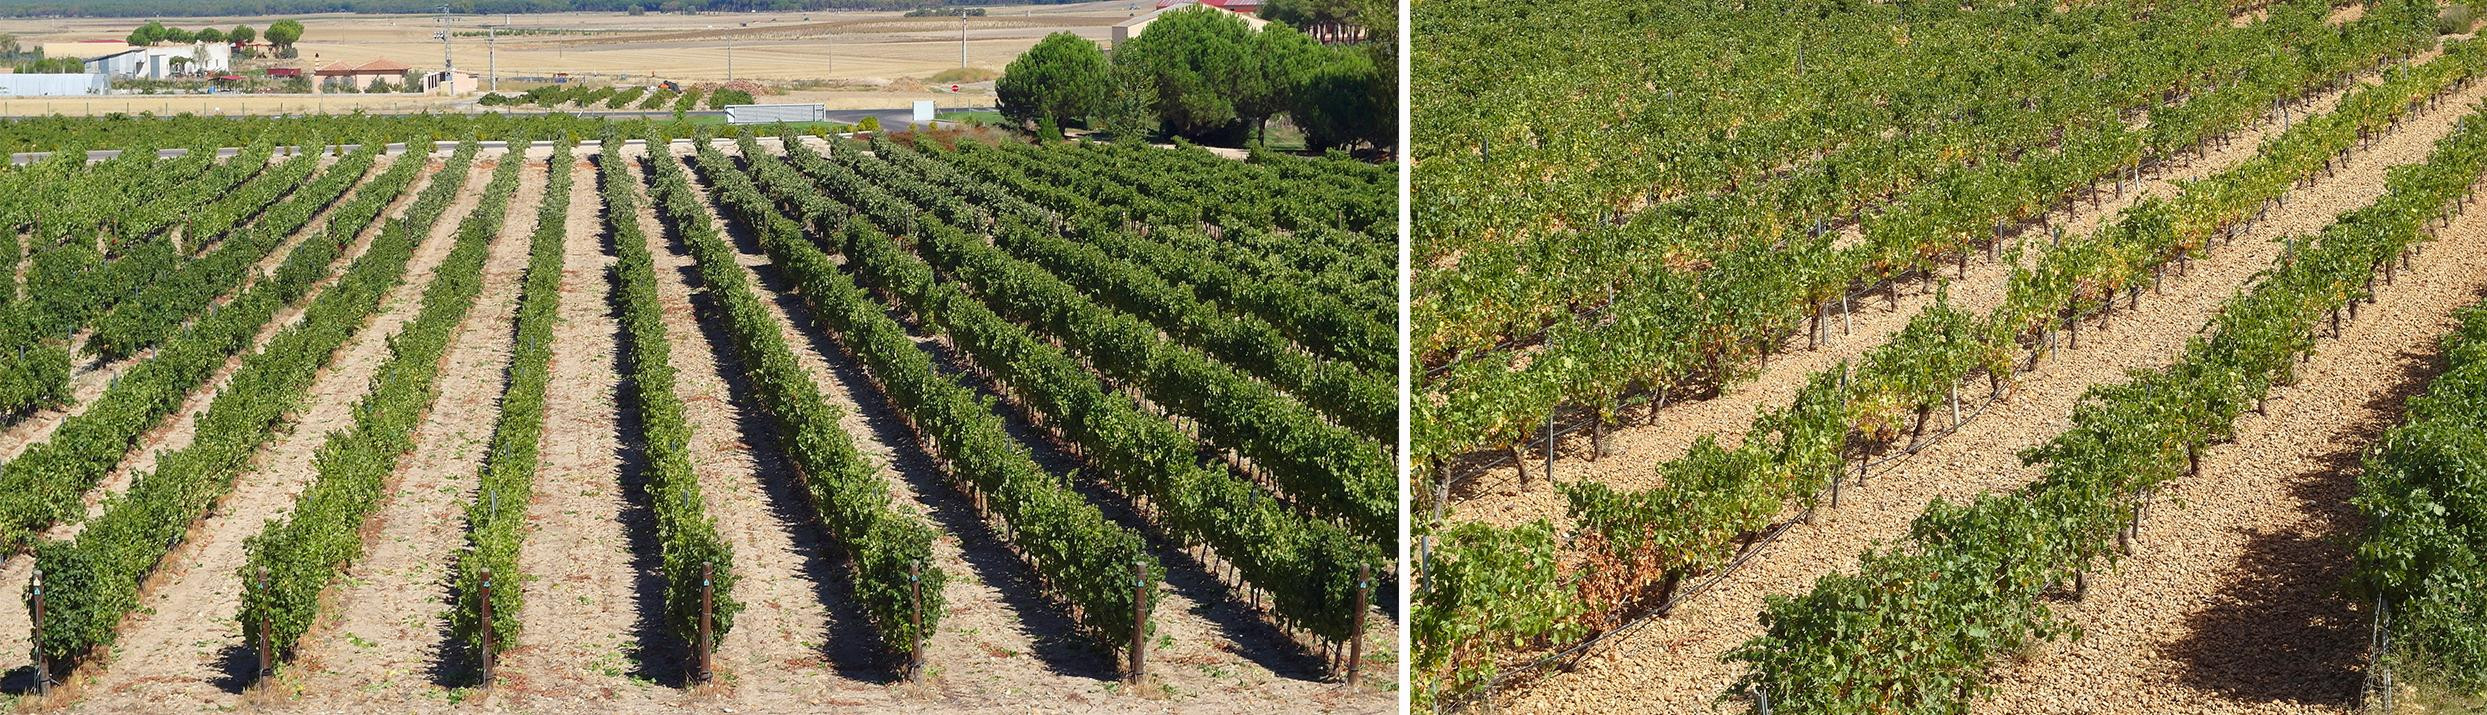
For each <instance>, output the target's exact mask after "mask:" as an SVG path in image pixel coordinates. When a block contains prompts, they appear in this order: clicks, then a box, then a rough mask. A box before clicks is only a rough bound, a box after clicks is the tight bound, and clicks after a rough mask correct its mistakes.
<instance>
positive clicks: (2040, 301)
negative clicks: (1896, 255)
mask: <svg viewBox="0 0 2487 715" xmlns="http://www.w3.org/2000/svg"><path fill="white" fill-rule="evenodd" d="M2482 69H2487V47H2482V46H2481V45H2479V44H2477V43H2474V42H2464V43H2459V44H2455V45H2452V46H2449V47H2447V49H2446V52H2445V53H2444V55H2443V56H2441V57H2439V58H2438V59H2436V60H2434V61H2431V62H2428V63H2426V64H2424V65H2420V66H2417V67H2414V68H2410V69H2409V71H2406V72H2403V73H2400V74H2399V75H2397V76H2395V77H2393V78H2392V79H2389V80H2387V81H2385V82H2382V83H2380V84H2378V85H2375V86H2372V87H2368V88H2365V89H2361V90H2358V91H2356V92H2353V93H2352V94H2350V95H2349V96H2347V97H2344V98H2343V99H2342V101H2341V102H2340V103H2339V105H2338V106H2337V107H2335V109H2334V110H2333V111H2332V112H2330V113H2328V114H2324V115H2320V116H2316V117H2311V118H2308V119H2306V120H2305V121H2303V122H2301V123H2298V124H2296V125H2294V126H2293V127H2291V128H2290V129H2289V130H2288V131H2286V132H2283V133H2282V134H2280V135H2279V136H2277V137H2274V138H2273V139H2271V140H2270V141H2268V142H2266V143H2265V144H2263V145H2262V146H2260V147H2258V148H2257V152H2256V154H2255V156H2254V157H2253V158H2251V159H2248V160H2247V161H2246V162H2244V163H2242V164H2240V165H2238V166H2236V167H2232V168H2230V169H2229V170H2227V171H2223V172H2221V173H2220V174H2217V175H2214V176H2212V177H2210V178H2208V179H2205V180H2203V181H2200V182H2196V183H2193V184H2190V185H2188V186H2187V187H2186V190H2185V191H2184V192H2183V193H2181V194H2179V195H2178V196H2176V197H2175V198H2174V199H2172V200H2168V201H2157V200H2145V201H2143V202H2141V203H2139V204H2136V205H2135V206H2133V207H2131V208H2129V209H2127V210H2126V211H2125V212H2124V213H2123V214H2122V215H2120V216H2119V217H2118V219H2117V221H2116V222H2114V223H2111V224H2109V225H2107V226H2105V227H2103V228H2102V229H2101V230H2099V231H2098V232H2096V233H2093V234H2091V235H2088V236H2085V237H2079V238H2073V239H2066V240H2064V241H2062V242H2059V243H2056V244H2053V245H2049V246H2043V247H2040V248H2039V251H2040V253H2039V254H2038V256H2037V257H2036V258H2035V259H2034V260H2032V261H2030V262H2029V265H2030V266H2032V267H2031V268H2029V269H2025V270H2022V271H2017V272H2015V273H2014V274H2013V275H2012V276H2011V277H2010V279H2009V288H2008V289H2007V291H2006V293H2007V295H2008V296H2009V297H2008V298H2007V299H2006V300H2005V302H2004V304H2003V305H2001V306H1999V307H1997V308H1996V309H1995V310H1994V311H1993V312H1992V313H1989V314H1986V315H1973V314H1969V313H1966V312H1963V311H1960V310H1956V309H1953V308H1952V307H1950V306H1949V305H1948V304H1946V303H1945V302H1943V301H1941V300H1938V301H1937V302H1936V303H1935V304H1934V305H1932V306H1929V307H1928V308H1927V309H1926V310H1925V311H1924V312H1922V313H1920V314H1919V315H1917V316H1915V317H1914V318H1913V319H1912V320H1911V321H1910V322H1909V324H1908V325H1907V326H1906V327H1905V328H1903V329H1902V330H1901V331H1900V332H1899V333H1898V334H1896V335H1895V336H1894V337H1893V339H1892V340H1891V342H1889V343H1887V344H1884V345H1882V346H1879V347H1876V348H1874V349H1873V350H1871V351H1869V352H1868V353H1867V354H1866V355H1865V356H1864V358H1863V359H1862V360H1860V361H1859V363H1858V364H1856V365H1855V366H1853V367H1852V366H1850V365H1848V364H1845V363H1843V364H1840V365H1837V366H1834V367H1832V368H1830V369H1827V370H1825V371H1822V372H1819V373H1816V374H1814V375H1812V376H1810V377H1808V378H1807V379H1806V382H1805V386H1804V387H1803V388H1802V389H1800V390H1799V391H1798V393H1797V397H1796V400H1795V403H1794V404H1793V405H1792V406H1789V407H1786V408H1779V409H1772V410H1767V411H1765V412H1764V413H1763V414H1761V415H1760V416H1758V417H1757V418H1756V419H1755V420H1754V422H1753V427H1752V429H1751V430H1750V432H1749V434H1751V435H1752V437H1749V438H1748V439H1747V440H1746V442H1745V444H1743V445H1742V446H1740V447H1737V448H1734V449H1725V448H1721V447H1719V446H1717V445H1716V444H1715V443H1714V442H1712V441H1710V440H1707V439H1704V440H1702V441H1699V442H1697V443H1696V444H1695V445H1694V446H1693V448H1692V451H1691V453H1690V454H1689V455H1687V456H1685V457H1682V458H1679V459H1676V460H1671V461H1669V462H1666V463H1663V464H1661V465H1659V466H1658V473H1659V475H1660V477H1661V479H1662V481H1663V484H1662V485H1661V486H1658V487H1656V488H1652V489H1646V490H1638V491H1619V490H1615V489H1611V488H1609V487H1606V486H1605V485H1602V484H1599V483H1596V482H1589V481H1584V482H1573V483H1567V484H1564V485H1562V486H1561V487H1560V490H1561V491H1562V493H1563V495H1564V497H1565V500H1566V502H1567V513H1568V514H1569V516H1570V518H1571V521H1572V523H1573V524H1574V525H1575V527H1576V528H1577V529H1578V532H1579V533H1578V534H1576V535H1574V536H1572V537H1570V538H1567V539H1562V540H1558V539H1556V538H1554V533H1553V529H1552V526H1551V525H1550V524H1546V523H1543V522H1538V523H1531V524H1528V525H1524V526H1520V527H1516V528H1511V529H1500V528H1496V527H1491V526H1487V525H1482V524H1461V525H1457V526H1451V527H1447V528H1442V529H1440V530H1439V531H1438V532H1437V533H1436V534H1435V536H1436V537H1438V539H1439V543H1438V544H1437V545H1436V546H1435V547H1434V550H1433V554H1434V558H1433V560H1432V562H1431V563H1430V564H1429V565H1428V572H1427V573H1426V574H1425V575H1424V581H1423V588H1422V589H1420V592H1419V595H1418V597H1417V599H1416V601H1417V604H1416V616H1415V619H1414V621H1415V626H1414V635H1413V639H1414V641H1415V643H1416V645H1417V653H1416V659H1417V664H1418V666H1419V667H1420V668H1423V669H1426V670H1428V671H1430V673H1431V674H1432V677H1434V678H1437V679H1439V681H1440V684H1439V686H1438V687H1441V688H1443V689H1444V691H1445V692H1447V693H1458V692H1461V691H1464V690H1466V689H1468V688H1471V687H1475V686H1476V685H1478V684H1481V683H1484V682H1486V681H1488V680H1490V679H1491V678H1492V677H1493V675H1494V674H1495V672H1496V665H1497V661H1498V660H1499V659H1500V656H1501V654H1502V652H1503V651H1504V650H1505V647H1504V646H1502V645H1499V644H1506V643H1513V642H1518V643H1533V642H1552V643H1555V644H1563V643H1568V642H1571V641H1573V640H1576V639H1578V638H1581V637H1583V636H1586V635H1588V634H1590V633H1591V632H1592V630H1593V629H1594V628H1596V627H1597V626H1600V625H1611V624H1613V623H1616V622H1618V621H1620V620H1621V619H1622V617H1623V616H1625V615H1628V614H1635V613H1638V612H1641V611H1644V610H1647V609H1649V608H1651V607H1653V606H1655V605H1656V604H1658V603H1662V602H1664V601H1666V600H1667V599H1668V598H1669V597H1670V596H1672V595H1673V594H1674V592H1675V590H1676V589H1678V588H1679V587H1681V586H1683V585H1685V584H1687V583H1689V581H1690V578H1691V577H1693V576H1697V575H1700V574H1703V573H1706V572H1709V571H1712V570H1715V569H1717V568H1719V567H1721V566H1722V565H1724V564H1726V563H1727V562H1728V561H1729V560H1731V559H1733V558H1735V557H1736V556H1737V555H1738V554H1739V553H1741V551H1742V549H1743V548H1744V545H1745V544H1746V543H1747V541H1748V540H1749V539H1750V538H1752V537H1753V536H1754V535H1756V534H1757V533H1759V532H1760V531H1761V530H1763V529H1764V528H1765V527H1768V526H1770V524H1771V520H1772V519H1774V518H1777V517H1778V516H1779V515H1780V514H1782V513H1784V511H1785V510H1786V509H1787V508H1788V507H1790V506H1794V507H1797V508H1810V507H1812V506H1813V505H1814V503H1815V500H1817V499H1819V498H1821V497H1822V496H1823V495H1825V494H1826V492H1827V490H1828V489H1830V488H1831V487H1832V486H1833V484H1834V483H1835V482H1836V481H1837V480H1838V479H1839V478H1840V476H1841V475H1842V474H1843V473H1845V472H1847V471H1849V468H1850V467H1852V466H1854V465H1855V460H1856V459H1857V458H1858V457H1862V456H1869V455H1871V454H1874V453H1877V452H1882V451H1888V450H1891V449H1893V448H1894V447H1896V446H1898V445H1899V444H1900V441H1901V440H1902V439H1903V438H1905V439H1906V441H1907V445H1908V446H1909V448H1911V449H1913V448H1914V447H1915V446H1916V444H1917V443H1918V438H1919V436H1920V435H1921V434H1922V433H1923V432H1924V430H1925V428H1926V426H1927V424H1928V423H1929V422H1930V421H1931V420H1932V418H1933V417H1934V415H1935V413H1936V412H1937V411H1939V410H1941V409H1943V408H1944V407H1945V406H1946V405H1950V406H1951V407H1953V408H1955V409H1957V408H1958V407H1959V406H1960V405H1961V404H1962V403H1961V402H1960V400H1961V394H1962V393H1961V389H1960V388H1961V386H1962V385H1964V384H1965V383H1969V382H1971V381H1973V380H1975V379H1976V378H1978V377H1979V376H1981V375H1983V376H1984V377H1986V378H1987V380H1988V391H1989V393H1990V394H1991V395H1995V396H2000V395H2001V394H2002V393H2003V392H2004V390H2005V389H2006V387H2007V386H2008V384H2009V383H2010V382H2011V380H2012V379H2013V376H2014V375H2015V374H2016V373H2018V372H2019V371H2020V370H2022V369H2023V368H2021V367H2020V366H2018V365H2016V356H2017V355H2019V354H2021V353H2022V352H2024V351H2027V352H2029V353H2031V360H2032V361H2033V362H2032V363H2031V367H2033V368H2034V366H2035V363H2034V361H2035V360H2036V358H2037V356H2038V355H2041V354H2044V353H2045V352H2046V351H2047V350H2049V349H2050V348H2051V347H2052V346H2054V345H2056V344H2057V341H2058V340H2059V339H2060V338H2062V337H2065V336H2066V335H2067V334H2069V335H2070V336H2071V337H2072V338H2073V339H2076V340H2077V336H2078V329H2079V325H2080V323H2081V321H2083V320H2086V319H2088V318H2090V317H2092V316H2096V315H2101V314H2112V312H2113V311H2114V309H2115V304H2116V302H2118V301H2119V300H2138V298H2139V295H2140V293H2141V291H2142V289H2143V288H2145V287H2147V286H2148V285H2154V284H2155V280H2154V279H2155V277H2156V276H2157V275H2158V273H2159V272H2160V271H2161V270H2163V269H2164V268H2165V267H2167V266H2170V265H2173V264H2175V263H2177V262H2179V261H2180V260H2184V259H2187V258H2189V257H2192V256H2195V255H2198V254H2200V253H2201V252H2203V251H2207V250H2208V249H2209V248H2210V247H2211V246H2212V245H2214V243H2216V242H2217V241H2219V240H2222V239H2232V238H2233V236H2234V230H2235V229H2236V228H2237V227H2238V226H2239V225H2240V224H2242V223H2244V222H2247V221H2250V220H2251V219H2252V218H2253V217H2254V216H2255V215H2257V214H2258V213H2259V212H2260V211H2261V210H2262V209H2263V208H2264V207H2266V206H2268V205H2269V204H2270V203H2272V202H2275V201H2279V200H2282V199H2283V196H2284V194H2285V192H2286V191H2287V190H2288V189H2290V188H2292V187H2293V186H2295V185H2296V184H2298V183H2299V182H2300V181H2302V180H2305V179H2309V178H2311V177H2314V176H2315V175H2316V174H2317V173H2319V172H2322V171H2325V170H2326V169H2328V168H2329V167H2331V166H2332V165H2333V164H2334V163H2335V162H2336V161H2339V160H2341V159H2342V158H2343V157H2345V156H2346V154H2347V152H2349V151H2351V150H2352V149H2353V148H2354V147H2355V145H2356V144H2357V143H2358V142H2359V141H2361V140H2362V139H2363V138H2365V137H2367V136H2369V135H2372V134H2374V133H2376V132H2379V131H2382V130H2384V129H2387V128H2389V127H2390V126H2391V125H2393V124H2394V123H2396V122H2397V121H2399V120H2400V119H2401V118H2402V117H2404V116H2405V115H2406V114H2407V113H2408V112H2410V111H2413V110H2415V109H2417V108H2419V107H2420V106H2423V105H2425V104H2427V103H2429V102H2432V101H2434V99H2435V98H2437V97H2440V96H2443V95H2445V94H2448V93H2450V92H2453V91H2456V90H2458V89H2459V88H2461V87H2465V86H2467V85H2468V84H2469V83H2471V82H2473V81H2474V80H2475V77H2476V76H2477V74H2478V73H2479V72H2480V71H2481V70H2482ZM2172 217H2183V218H2182V219H2178V218H2172ZM1954 414H1955V415H1956V414H1957V412H1955V413H1954ZM1558 563H1560V564H1564V565H1563V566H1557V564H1558Z"/></svg>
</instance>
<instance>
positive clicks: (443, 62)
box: [432, 5, 457, 79]
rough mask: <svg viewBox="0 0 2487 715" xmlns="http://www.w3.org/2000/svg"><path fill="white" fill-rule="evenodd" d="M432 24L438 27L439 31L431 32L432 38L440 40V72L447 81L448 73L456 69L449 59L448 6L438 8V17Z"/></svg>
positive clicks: (455, 65) (455, 64)
mask: <svg viewBox="0 0 2487 715" xmlns="http://www.w3.org/2000/svg"><path fill="white" fill-rule="evenodd" d="M433 22H434V23H436V24H438V25H439V26H440V29H438V30H434V31H432V36H433V37H437V38H440V72H441V77H442V79H447V78H448V75H449V71H450V70H453V69H457V63H455V62H453V61H451V60H450V58H449V6H447V5H442V6H440V16H439V17H437V18H435V19H434V20H433Z"/></svg>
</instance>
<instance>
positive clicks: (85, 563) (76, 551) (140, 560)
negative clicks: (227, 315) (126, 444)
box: [35, 143, 475, 661]
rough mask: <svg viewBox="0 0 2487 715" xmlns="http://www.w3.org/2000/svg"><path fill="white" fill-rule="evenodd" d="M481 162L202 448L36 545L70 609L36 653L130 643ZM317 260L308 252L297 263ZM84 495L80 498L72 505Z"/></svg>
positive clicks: (245, 385) (259, 370) (352, 270)
mask: <svg viewBox="0 0 2487 715" xmlns="http://www.w3.org/2000/svg"><path fill="white" fill-rule="evenodd" d="M474 155H475V149H474V145H473V144H472V143H469V144H466V145H463V146H460V147H459V149H458V152H457V154H456V155H455V156H453V157H452V158H451V159H450V161H449V169H447V170H445V171H444V172H443V173H442V174H441V175H439V176H436V177H435V179H434V181H433V183H432V184H431V185H430V186H427V187H425V188H424V190H423V192H422V193H421V194H419V195H417V196H416V198H415V201H414V204H413V205H412V206H410V207H409V208H408V209H407V211H406V214H405V215H404V216H401V217H399V218H397V219H395V220H392V221H390V222H389V223H388V225H387V226H385V227H384V228H382V229H381V232H380V235H379V237H377V238H375V239H373V240H372V242H371V245H370V247H369V248H367V249H366V250H365V252H364V253H363V255H362V256H360V257H358V258H356V259H355V260H354V262H353V264H352V265H351V266H349V267H348V268H347V269H346V271H345V273H344V274H343V275H342V276H341V277H340V278H338V280H337V282H336V283H335V284H333V285H330V286H329V287H328V288H327V290H325V291H323V292H321V293H320V295H319V297H317V298H314V299H312V301H311V304H310V306H309V307H307V308H305V309H304V311H303V319H302V322H300V323H297V324H295V325H294V326H292V327H289V328H286V329H285V330H284V331H282V332H279V333H278V334H277V335H276V337H275V338H273V339H271V340H270V341H269V342H268V344H267V346H266V347H265V348H263V349H261V350H260V351H259V352H257V353H253V354H251V355H250V356H248V357H246V358H244V359H243V361H242V366H241V368H240V369H239V370H237V371H236V372H235V373H234V375H233V378H232V380H231V381H230V383H229V384H228V385H227V386H226V388H225V389H224V390H223V391H222V392H219V393H217V395H216V399H215V401H214V402H212V403H210V404H209V406H208V408H207V412H206V414H205V415H204V416H202V417H200V418H199V426H198V434H197V437H196V438H195V440H194V442H193V443H192V445H191V446H189V447H187V448H184V449H182V450H180V451H176V452H172V453H170V454H166V455H164V456H163V457H162V458H161V459H160V460H158V464H157V468H156V470H155V471H154V472H153V473H151V474H146V475H141V476H139V477H138V478H137V479H136V480H135V481H134V482H133V483H132V484H131V486H130V490H129V492H128V493H127V494H125V495H123V496H122V497H120V498H119V499H116V500H114V501H112V502H111V503H110V505H109V506H107V507H106V508H105V509H104V512H103V514H102V515H101V516H98V517H96V518H94V519H91V520H88V521H87V522H86V524H85V529H84V530H83V531H81V532H79V534H78V535H77V536H76V537H75V538H73V539H71V540H68V541H44V542H41V543H38V544H36V546H35V563H36V569H37V570H38V571H39V572H40V573H42V574H43V577H44V578H43V580H44V585H45V586H46V587H47V588H48V589H49V595H50V597H51V598H52V599H53V602H54V603H57V604H59V605H58V606H57V607H55V608H53V609H52V611H51V613H49V614H48V616H47V618H45V620H44V621H43V629H42V631H41V632H40V633H38V634H36V647H37V648H39V649H41V651H42V652H43V653H44V654H45V655H46V656H47V657H49V658H53V659H57V660H60V661H76V660H79V659H82V658H85V657H88V656H89V655H90V654H92V653H94V652H96V651H97V649H99V648H103V647H107V646H110V645H111V644H112V642H113V641H114V640H115V639H116V638H117V637H118V635H119V629H118V626H119V624H120V621H121V619H122V618H123V617H125V616H127V615H128V614H129V613H130V611H131V610H132V609H135V608H137V607H138V600H139V593H138V591H139V586H140V584H141V583H143V582H144V580H145V577H146V575H147V574H148V573H149V572H152V571H154V570H155V568H156V567H157V566H158V565H159V564H160V563H162V561H163V559H164V557H165V556H166V555H167V554H169V553H171V551H172V549H173V548H174V547H177V546H179V545H180V544H181V541H182V536H183V535H184V533H186V532H187V531H188V529H189V527H190V525H191V524H192V523H194V522H197V521H198V520H199V519H200V518H203V517H204V516H205V515H206V512H207V510H208V508H209V507H210V506H211V505H213V504H214V503H215V501H216V499H217V497H219V496H221V495H223V494H224V493H225V492H226V491H227V490H229V489H230V488H231V487H232V484H233V478H234V477H235V476H236V475H237V474H239V473H240V472H241V470H242V469H243V468H244V467H245V466H247V465H248V464H249V463H250V459H251V456H252V455H253V454H255V453H256V452H257V451H258V449H259V447H260V445H262V444H264V443H265V442H266V441H267V440H268V439H269V438H270V437H271V436H273V435H274V433H275V431H276V429H277V428H278V427H280V426H281V425H282V424H283V423H284V422H285V421H286V418H287V415H289V414H291V413H292V412H293V411H294V410H295V409H297V408H299V407H300V406H301V403H302V401H303V399H304V397H305V394H304V391H305V389H306V388H307V387H308V385H309V384H310V381H311V379H312V378H313V377H314V376H315V375H316V374H317V373H318V372H319V370H320V368H321V367H323V366H324V365H326V364H327V363H328V361H329V360H330V359H331V358H333V357H334V356H335V355H336V351H337V350H338V348H340V347H342V346H343V345H344V344H345V342H346V341H347V340H348V339H350V338H352V337H353V336H354V335H355V334H356V333H358V332H360V331H361V329H362V327H363V326H364V325H365V324H366V323H368V320H367V319H368V318H370V317H371V315H372V313H373V312H374V311H376V310H377V309H378V308H379V305H380V300H381V298H382V297H384V296H385V295H386V294H387V293H388V292H389V290H391V289H392V288H394V287H396V285H397V284H398V283H399V282H400V281H401V280H403V279H404V277H405V270H406V263H407V261H408V259H409V258H411V257H412V256H413V253H414V249H415V245H416V243H418V242H419V240H420V239H421V238H423V236H424V234H425V233H427V232H428V231H429V228H430V226H431V225H432V224H433V223H434V222H435V221H437V220H438V219H439V217H440V214H441V213H442V212H443V211H445V210H446V209H447V208H448V206H449V203H450V200H451V197H452V196H454V195H455V194H456V192H457V191H458V189H459V187H460V186H461V185H462V184H463V183H464V176H465V168H466V165H467V164H468V163H469V162H471V161H472V160H473V158H474ZM332 226H333V224H332ZM351 235H352V234H347V236H349V237H350V236H351ZM312 245H313V246H315V247H326V246H327V245H329V244H327V243H326V242H324V241H323V242H320V243H317V244H312ZM305 255H306V253H305V251H304V250H302V249H298V250H297V251H296V254H295V257H296V258H299V257H303V256H305ZM290 260H292V259H289V261H290ZM83 491H84V490H83V489H79V490H73V491H70V492H69V494H70V495H71V496H70V500H71V503H72V504H74V503H75V499H76V495H77V494H80V493H82V492H83Z"/></svg>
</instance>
